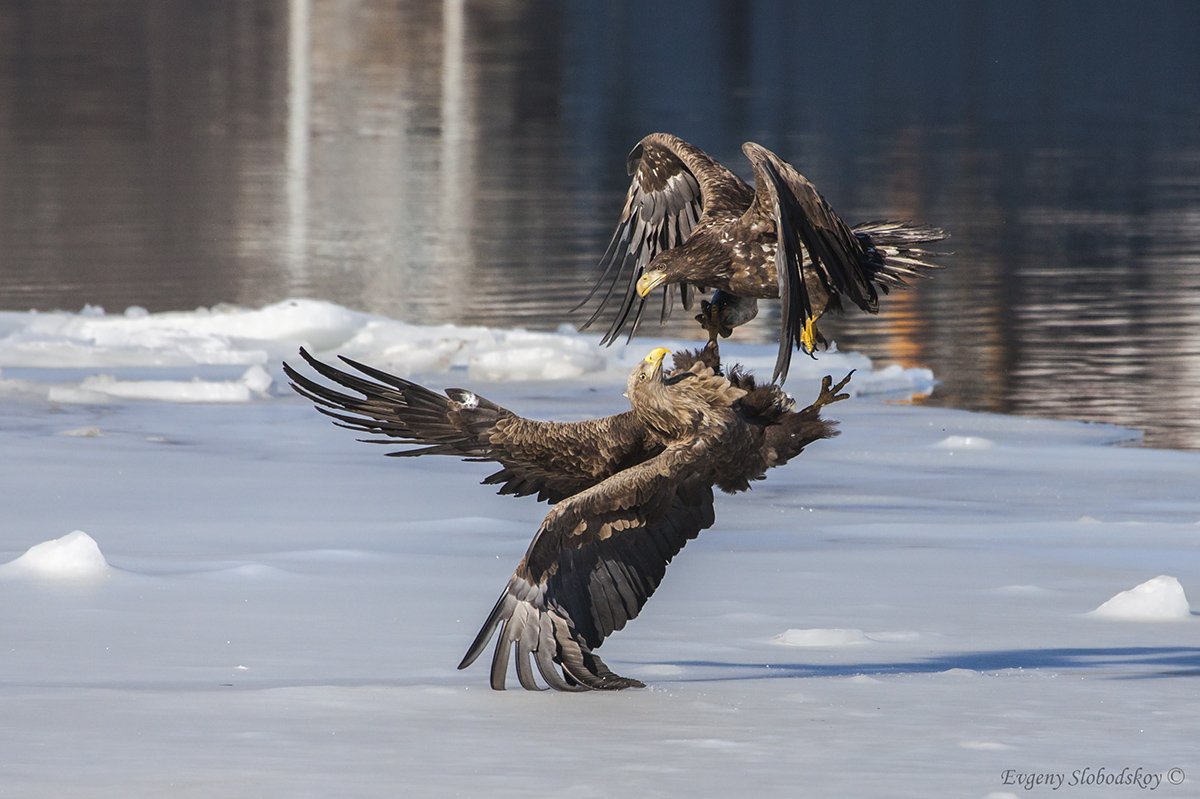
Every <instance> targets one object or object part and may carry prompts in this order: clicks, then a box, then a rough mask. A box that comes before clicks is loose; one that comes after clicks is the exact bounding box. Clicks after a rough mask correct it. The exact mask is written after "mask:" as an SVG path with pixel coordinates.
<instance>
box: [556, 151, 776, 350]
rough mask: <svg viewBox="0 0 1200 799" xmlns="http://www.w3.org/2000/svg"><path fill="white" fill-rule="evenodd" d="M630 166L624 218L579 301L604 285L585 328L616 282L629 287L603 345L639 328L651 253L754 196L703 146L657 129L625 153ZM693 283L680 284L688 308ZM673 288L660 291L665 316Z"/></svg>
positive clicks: (679, 240)
mask: <svg viewBox="0 0 1200 799" xmlns="http://www.w3.org/2000/svg"><path fill="white" fill-rule="evenodd" d="M626 167H627V168H628V170H629V174H630V175H632V176H633V180H632V181H631V182H630V184H629V192H628V193H627V194H626V196H625V207H624V209H623V210H622V211H621V220H620V222H619V223H618V225H617V230H616V232H615V233H613V237H612V240H611V241H610V242H609V245H608V249H607V250H606V251H605V253H604V256H603V257H602V258H601V259H600V276H599V277H598V278H597V279H596V282H595V284H594V285H593V286H592V289H591V291H590V292H588V295H587V297H585V298H584V299H583V302H581V303H579V305H578V306H576V307H577V308H579V307H582V306H584V305H586V304H587V303H588V302H589V301H591V299H592V297H594V296H595V295H596V293H597V292H599V291H601V290H603V292H604V293H603V294H602V296H601V299H600V302H599V305H598V306H597V307H596V310H595V312H594V313H593V314H592V316H591V318H589V319H588V320H587V322H585V323H584V324H583V325H581V326H580V329H585V328H587V327H589V326H590V325H591V324H592V323H593V322H595V321H596V320H597V319H599V318H600V316H601V315H602V314H603V313H604V311H605V309H606V308H607V307H608V305H609V303H610V302H611V301H612V300H613V299H614V297H615V296H617V295H618V294H619V288H620V287H621V286H624V287H625V290H624V295H623V296H621V298H620V305H619V307H618V308H617V312H616V315H615V316H614V318H613V321H612V323H611V324H610V325H609V328H608V332H606V333H605V334H604V337H603V338H602V339H601V341H600V343H601V344H612V343H613V342H614V341H616V340H617V338H618V337H619V336H620V335H621V332H622V330H624V328H625V327H626V325H627V324H628V325H629V328H630V330H629V336H630V337H632V336H633V334H634V332H635V331H636V330H637V326H638V323H639V322H640V321H641V317H642V310H643V309H644V307H645V303H646V301H645V299H644V298H642V297H639V296H638V293H637V290H636V286H637V281H638V278H640V277H641V276H642V273H643V272H644V271H645V269H646V267H647V265H649V263H650V262H651V261H652V260H653V259H654V256H656V255H658V254H659V253H660V252H663V251H664V250H668V249H671V248H672V247H678V246H679V245H681V244H683V243H684V242H685V241H687V238H688V236H689V235H690V234H691V232H692V228H694V227H695V226H696V224H697V223H698V222H699V221H700V219H701V217H702V216H703V215H704V214H705V213H706V212H711V211H712V210H714V209H717V208H723V207H726V206H728V205H730V204H733V205H736V206H739V208H738V213H741V211H742V210H744V208H745V206H746V205H748V204H749V202H750V199H751V197H752V196H753V194H752V192H751V190H750V188H749V186H747V185H746V184H745V183H743V182H742V181H741V180H740V179H739V178H738V177H737V176H736V175H734V174H733V173H731V172H730V171H729V170H728V169H726V168H725V167H723V166H721V165H720V164H719V163H717V162H716V161H714V160H713V159H712V158H710V157H709V156H708V155H707V154H706V153H704V152H703V151H701V150H700V149H699V148H697V147H694V146H692V145H691V144H688V143H687V142H685V141H683V140H682V139H680V138H678V137H676V136H672V135H670V134H666V133H652V134H650V135H649V136H647V137H645V138H644V139H642V140H641V141H640V142H638V145H637V146H636V147H634V148H633V151H632V152H630V153H629V157H628V158H627V159H626ZM694 288H696V287H693V286H691V285H690V284H686V283H684V284H680V285H679V294H680V299H681V301H682V303H683V306H684V308H691V306H692V292H693V289H694ZM701 290H703V289H702V288H701ZM672 291H673V290H672V288H671V287H670V286H668V287H667V288H666V289H665V290H664V291H663V305H662V312H661V319H662V321H664V322H665V321H666V320H667V318H668V317H669V315H670V312H671V308H672V306H673V305H674V298H673V295H672ZM631 314H632V322H630V316H631Z"/></svg>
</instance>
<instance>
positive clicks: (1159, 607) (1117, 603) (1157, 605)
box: [1090, 574, 1192, 621]
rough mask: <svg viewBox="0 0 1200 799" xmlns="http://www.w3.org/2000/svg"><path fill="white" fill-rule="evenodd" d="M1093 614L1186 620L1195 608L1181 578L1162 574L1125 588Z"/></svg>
mask: <svg viewBox="0 0 1200 799" xmlns="http://www.w3.org/2000/svg"><path fill="white" fill-rule="evenodd" d="M1090 615H1092V616H1095V617H1097V618H1101V619H1115V620H1118V621H1183V620H1184V619H1189V618H1191V615H1192V611H1191V608H1190V607H1189V606H1188V601H1187V596H1186V595H1185V594H1184V593H1183V586H1182V585H1180V584H1179V580H1177V579H1175V578H1174V577H1170V576H1168V575H1165V574H1162V575H1159V576H1158V577H1155V578H1154V579H1153V580H1147V581H1146V582H1144V583H1142V584H1141V585H1138V586H1135V587H1133V588H1130V589H1129V590H1128V591H1122V592H1121V593H1119V594H1117V595H1116V596H1114V597H1113V598H1112V599H1110V600H1108V601H1107V602H1105V603H1104V604H1103V605H1101V606H1100V607H1098V608H1096V609H1095V610H1093V611H1092V612H1091V614H1090Z"/></svg>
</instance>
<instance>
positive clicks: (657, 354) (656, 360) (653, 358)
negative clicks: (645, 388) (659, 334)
mask: <svg viewBox="0 0 1200 799" xmlns="http://www.w3.org/2000/svg"><path fill="white" fill-rule="evenodd" d="M670 354H671V351H670V350H669V349H667V348H666V347H655V348H654V349H652V350H650V354H649V355H647V356H646V363H650V364H654V365H655V366H658V365H659V364H661V363H662V361H663V358H665V357H667V356H668V355H670Z"/></svg>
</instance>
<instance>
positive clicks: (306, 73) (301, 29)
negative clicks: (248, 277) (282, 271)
mask: <svg viewBox="0 0 1200 799" xmlns="http://www.w3.org/2000/svg"><path fill="white" fill-rule="evenodd" d="M311 19H312V0H288V92H287V96H288V120H287V173H286V180H287V246H286V264H287V273H288V281H289V282H290V283H291V284H293V285H302V284H305V283H307V281H308V274H307V272H308V269H307V267H308V143H309V136H310V132H309V113H308V107H309V101H310V98H311V95H312V86H311V68H310V65H309V46H310V42H311V35H312V34H311V25H312V22H311Z"/></svg>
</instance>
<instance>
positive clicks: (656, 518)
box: [459, 447, 713, 690]
mask: <svg viewBox="0 0 1200 799" xmlns="http://www.w3.org/2000/svg"><path fill="white" fill-rule="evenodd" d="M699 457H702V455H701V454H698V453H696V452H694V451H690V450H686V449H683V448H675V447H672V448H669V449H667V450H666V451H664V452H663V453H662V454H660V455H658V456H656V457H655V458H653V459H652V460H650V461H647V462H645V463H643V464H641V465H639V466H635V467H633V468H631V469H627V470H626V471H624V472H622V473H621V474H619V475H616V476H614V477H611V478H609V479H608V480H605V481H604V482H602V483H600V484H598V485H596V486H595V487H593V488H591V489H588V490H587V491H584V492H582V493H580V494H577V495H575V496H573V497H571V498H570V499H568V500H566V501H564V502H562V503H560V504H559V505H556V506H555V507H554V508H553V509H551V511H550V513H549V514H547V516H546V519H545V520H544V521H543V522H542V525H541V527H540V528H539V529H538V532H537V535H536V536H535V537H534V539H533V542H532V543H531V544H530V545H529V550H528V551H527V552H526V553H525V558H524V559H523V560H522V561H521V563H520V564H519V565H518V566H517V569H516V571H515V572H514V573H513V576H512V577H511V578H510V579H509V581H508V585H507V586H506V587H505V589H504V593H502V594H501V595H500V599H499V600H498V601H497V602H496V606H495V607H494V608H493V609H492V612H491V614H490V615H489V616H488V619H487V621H486V622H484V625H483V627H482V629H480V631H479V634H478V635H477V636H476V637H475V641H474V642H473V643H472V644H471V647H470V649H469V650H468V651H467V654H466V656H465V657H464V658H463V660H462V663H460V664H459V668H460V669H462V668H466V667H467V666H469V665H471V664H472V663H473V662H475V660H476V658H478V657H479V655H480V654H481V653H482V652H483V650H484V649H485V648H486V647H487V644H488V642H489V641H490V640H491V638H492V637H493V636H496V638H497V640H496V650H495V654H494V656H493V658H492V671H491V684H492V687H493V688H495V689H496V690H503V689H504V682H505V676H506V674H507V672H508V662H509V658H510V656H511V654H512V650H513V648H514V647H515V649H516V654H517V677H518V679H519V680H520V682H521V685H522V687H524V688H527V689H530V690H533V689H536V688H537V687H538V686H537V683H536V681H535V680H534V675H533V669H532V667H531V665H530V659H531V658H532V659H533V661H534V662H535V663H536V664H537V667H538V671H540V672H541V674H542V677H543V679H544V680H545V681H546V682H547V684H549V685H550V686H551V687H553V688H557V689H560V690H577V689H587V688H598V689H616V688H627V687H631V686H638V685H641V683H639V682H637V681H636V680H631V679H628V678H624V677H618V676H617V675H615V674H613V673H612V671H611V670H609V669H608V667H607V666H605V665H604V662H603V661H602V660H600V658H599V657H598V656H597V655H596V654H595V652H593V650H594V649H595V648H596V647H599V646H600V644H601V643H602V642H603V641H604V639H605V638H606V637H608V635H610V634H611V633H612V632H614V631H615V630H619V629H621V628H622V627H624V626H625V623H626V622H627V621H629V620H630V619H632V618H634V617H636V616H637V615H638V613H639V612H640V611H641V609H642V607H643V606H644V605H645V604H646V600H648V599H649V598H650V596H651V595H652V594H653V593H654V591H655V589H656V588H658V585H659V583H660V582H661V581H662V578H663V575H664V574H665V573H666V568H667V564H668V563H670V561H671V559H672V558H673V557H675V555H676V554H677V553H678V552H679V551H680V550H681V549H682V548H683V546H684V545H685V544H686V543H687V542H688V541H690V540H691V539H693V538H695V537H696V536H697V535H698V534H699V532H700V531H701V530H703V529H705V528H707V527H709V526H711V525H712V523H713V494H712V486H711V485H710V484H709V483H708V482H706V481H704V480H702V479H701V478H700V477H699V476H698V475H697V474H696V473H695V470H694V469H693V468H692V467H693V464H695V463H696V462H697V459H698V458H699ZM560 669H561V673H560V671H559V670H560Z"/></svg>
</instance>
